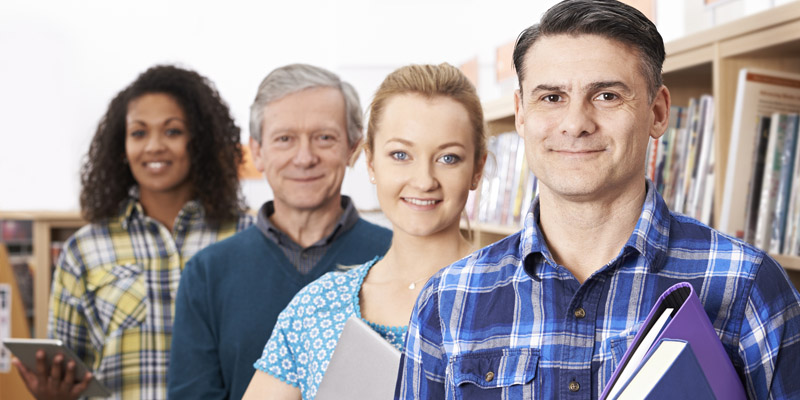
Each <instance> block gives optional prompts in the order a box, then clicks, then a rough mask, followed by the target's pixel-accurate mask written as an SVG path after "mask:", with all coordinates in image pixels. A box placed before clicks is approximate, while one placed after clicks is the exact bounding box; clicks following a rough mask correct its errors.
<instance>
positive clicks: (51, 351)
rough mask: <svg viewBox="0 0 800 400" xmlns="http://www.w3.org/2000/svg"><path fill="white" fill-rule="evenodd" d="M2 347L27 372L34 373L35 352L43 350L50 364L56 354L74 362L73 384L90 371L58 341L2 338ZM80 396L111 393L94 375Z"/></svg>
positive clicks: (97, 395) (105, 395)
mask: <svg viewBox="0 0 800 400" xmlns="http://www.w3.org/2000/svg"><path fill="white" fill-rule="evenodd" d="M3 345H4V346H6V348H8V349H9V350H11V352H12V353H14V356H15V357H17V358H18V359H19V361H20V362H22V365H24V366H25V368H27V369H28V370H29V371H36V352H37V351H39V349H42V350H44V353H45V356H46V357H47V361H48V362H49V363H51V364H52V362H53V357H55V356H56V354H58V353H61V354H63V355H64V359H65V361H69V360H72V361H75V383H78V382H80V381H81V380H82V378H83V377H84V375H86V372H87V371H91V370H90V369H89V368H87V367H86V364H84V363H83V361H81V359H80V358H78V356H76V355H75V353H73V352H72V350H70V348H69V347H67V346H65V345H64V343H62V342H61V341H60V340H58V339H14V338H4V339H3ZM64 365H66V364H64ZM81 396H95V397H108V396H111V392H110V391H109V390H108V389H107V388H106V387H105V386H103V384H102V383H100V381H98V380H97V378H96V377H95V375H94V374H92V379H91V381H90V382H89V386H88V387H87V388H86V390H85V391H84V392H83V393H81Z"/></svg>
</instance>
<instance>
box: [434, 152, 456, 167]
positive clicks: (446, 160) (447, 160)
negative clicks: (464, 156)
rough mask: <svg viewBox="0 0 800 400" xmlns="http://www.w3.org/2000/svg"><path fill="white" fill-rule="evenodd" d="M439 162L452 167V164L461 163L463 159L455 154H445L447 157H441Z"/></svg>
mask: <svg viewBox="0 0 800 400" xmlns="http://www.w3.org/2000/svg"><path fill="white" fill-rule="evenodd" d="M438 161H440V162H443V163H445V164H447V165H452V164H456V163H458V162H459V161H461V157H459V156H457V155H455V154H445V155H443V156H441V157H439V160H438Z"/></svg>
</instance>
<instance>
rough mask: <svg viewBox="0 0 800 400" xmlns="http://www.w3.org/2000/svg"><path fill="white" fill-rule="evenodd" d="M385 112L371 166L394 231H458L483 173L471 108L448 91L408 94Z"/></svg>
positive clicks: (389, 103) (426, 233) (418, 233)
mask: <svg viewBox="0 0 800 400" xmlns="http://www.w3.org/2000/svg"><path fill="white" fill-rule="evenodd" d="M380 118H381V119H380V121H378V129H377V131H376V133H375V138H374V150H373V151H374V153H372V154H368V163H367V164H368V165H367V168H368V170H369V174H370V177H371V178H374V182H375V184H376V186H377V192H378V200H379V201H380V204H381V209H382V210H383V212H384V214H386V216H387V218H389V220H390V221H391V222H392V224H393V226H394V230H395V235H397V234H398V233H399V232H404V233H406V234H409V235H413V236H430V235H434V234H438V233H442V232H446V231H456V232H457V231H458V229H459V221H460V216H461V211H462V210H463V209H464V204H465V203H466V201H467V195H468V193H469V189H470V187H471V185H472V183H473V181H474V180H476V179H477V178H478V175H479V174H478V173H477V172H476V168H475V159H474V158H475V156H474V154H475V142H474V139H473V130H472V127H471V125H470V120H469V116H468V115H467V110H466V109H465V108H464V106H462V105H461V104H460V103H458V102H456V101H455V100H452V99H450V98H447V97H443V96H437V97H434V98H430V99H429V98H425V97H423V96H420V95H416V94H403V95H398V96H394V97H392V98H390V99H389V100H388V101H387V102H386V105H385V107H384V111H383V115H382V116H381V117H380Z"/></svg>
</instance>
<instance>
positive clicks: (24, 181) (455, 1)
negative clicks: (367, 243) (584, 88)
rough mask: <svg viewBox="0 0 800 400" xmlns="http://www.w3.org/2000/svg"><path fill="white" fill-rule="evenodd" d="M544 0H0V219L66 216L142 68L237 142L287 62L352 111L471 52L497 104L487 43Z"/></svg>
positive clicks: (361, 182)
mask: <svg viewBox="0 0 800 400" xmlns="http://www.w3.org/2000/svg"><path fill="white" fill-rule="evenodd" d="M735 1H738V2H745V3H747V4H748V6H747V7H745V8H746V10H745V11H742V12H751V10H753V9H755V8H758V7H756V6H750V4H756V3H757V4H764V3H769V2H770V1H769V0H735ZM786 1H787V0H783V2H786ZM555 2H556V1H554V0H546V1H511V0H494V1H492V0H406V1H404V2H390V1H386V0H373V1H367V0H340V1H335V2H334V1H324V0H306V1H303V2H288V1H261V2H252V1H243V0H232V1H226V2H224V3H223V2H217V1H214V2H212V1H208V0H199V1H198V0H171V1H164V0H160V1H156V0H138V1H135V2H123V1H107V0H81V1H64V0H38V1H37V0H33V1H32V0H3V1H2V2H0V124H1V126H2V128H0V210H36V209H48V210H66V209H77V207H78V192H79V180H78V172H79V168H80V163H81V159H82V157H83V155H84V154H85V153H86V151H87V150H88V145H89V142H90V140H91V137H92V135H93V133H94V129H95V127H96V124H97V121H98V119H99V118H100V116H101V115H102V114H103V112H104V111H105V108H106V105H107V103H108V101H109V100H110V99H111V98H112V97H113V96H114V95H115V94H116V93H117V92H118V91H119V90H120V89H122V88H123V87H124V86H126V85H127V84H128V83H130V82H131V81H132V80H133V79H134V78H135V77H136V75H137V74H138V73H139V72H141V71H143V70H145V69H146V68H147V67H148V66H150V65H153V64H156V63H177V64H180V65H183V66H186V67H190V68H193V69H196V70H197V71H199V72H200V73H201V74H203V75H206V76H208V77H209V78H210V79H211V80H213V81H214V82H215V83H216V85H217V87H218V89H219V91H220V93H221V94H222V96H223V98H224V99H226V100H227V101H228V103H229V104H230V106H231V110H232V112H233V115H234V117H235V119H236V121H237V122H238V124H239V126H240V127H241V128H242V140H243V142H245V141H246V139H247V137H248V135H249V132H248V128H247V118H248V112H249V111H248V110H249V106H250V102H251V101H252V99H253V97H254V95H255V90H256V88H257V85H258V83H259V82H260V81H261V79H262V78H263V77H264V76H265V75H266V74H267V73H268V72H269V71H270V70H272V69H273V68H275V67H278V66H281V65H284V64H288V63H293V62H307V63H312V64H316V65H320V66H323V67H326V68H329V69H331V70H333V71H335V72H337V73H339V74H340V75H341V76H342V77H343V78H344V79H345V80H347V81H349V82H351V83H353V85H354V86H355V87H356V88H357V90H358V91H359V93H360V95H361V98H362V103H363V104H364V106H366V104H367V103H368V102H369V100H370V99H371V95H372V92H373V91H374V90H375V88H376V87H377V86H378V84H379V83H380V81H381V80H382V79H383V77H384V76H385V75H386V74H387V73H389V72H390V71H392V70H393V69H395V68H397V67H399V66H401V65H405V64H408V63H440V62H450V63H451V64H454V65H459V64H461V63H462V62H464V61H466V60H468V59H471V58H472V57H475V56H477V57H478V61H479V68H480V74H479V75H480V78H479V92H480V94H481V96H482V98H484V99H487V100H488V99H492V98H496V97H499V96H504V95H510V94H509V93H508V90H509V89H510V88H509V87H508V85H505V86H503V87H500V86H498V85H497V84H496V83H495V82H494V81H493V77H494V57H495V48H496V47H497V46H498V45H501V44H504V43H506V42H509V41H512V40H514V39H515V38H516V36H517V34H518V33H519V32H520V31H521V30H522V29H524V28H525V27H527V26H529V25H530V24H532V23H534V22H536V21H537V20H538V19H539V17H540V15H541V13H542V12H543V11H544V10H545V9H546V8H547V7H549V6H551V5H552V4H554V3H555ZM693 2H694V1H693V0H686V3H687V4H689V3H693ZM697 2H699V1H697ZM779 2H780V1H779ZM667 3H669V4H670V6H667V5H666V4H667ZM657 4H658V7H657V12H658V13H659V15H660V16H664V18H665V19H668V20H669V21H671V22H670V24H669V25H665V24H659V25H660V29H662V31H665V33H669V34H670V35H669V36H667V35H666V34H665V37H666V38H667V39H669V38H674V37H677V36H680V35H682V34H685V33H686V32H688V31H689V30H690V29H689V28H687V26H686V24H683V23H682V22H683V20H684V19H687V20H688V17H686V15H687V14H689V13H690V12H691V11H692V9H690V7H688V6H687V7H674V6H671V4H673V0H658V3H657ZM676 10H678V12H676ZM680 12H683V13H684V14H683V15H681V14H680ZM700 14H703V13H702V12H701V13H700ZM659 18H661V17H659ZM673 21H678V23H673ZM704 23H706V24H707V23H708V22H707V21H706V22H704ZM693 24H694V22H692V23H691V24H689V25H690V26H695V25H697V24H694V25H693ZM344 192H345V193H346V194H349V195H351V196H352V197H354V199H355V201H356V205H357V206H358V207H359V208H363V209H374V208H377V207H378V204H377V201H376V199H375V196H374V192H373V189H372V186H371V185H370V184H369V183H368V180H367V178H366V171H365V169H364V167H363V158H362V160H360V164H359V165H357V166H356V168H355V169H354V170H353V171H351V172H350V173H349V175H348V176H347V178H346V180H345V187H344ZM244 193H245V195H246V197H247V200H248V203H249V204H250V205H251V206H253V207H257V206H258V205H259V204H260V203H261V202H263V201H264V200H266V199H268V198H270V197H271V193H270V191H269V189H268V187H267V184H266V182H265V181H249V182H245V184H244Z"/></svg>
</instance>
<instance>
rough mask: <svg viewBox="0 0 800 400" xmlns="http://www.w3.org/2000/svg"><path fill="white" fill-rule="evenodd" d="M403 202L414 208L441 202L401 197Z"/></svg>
mask: <svg viewBox="0 0 800 400" xmlns="http://www.w3.org/2000/svg"><path fill="white" fill-rule="evenodd" d="M403 200H404V201H406V202H408V203H411V204H413V205H415V206H432V205H434V204H436V203H438V202H440V201H441V200H420V199H414V198H411V197H403Z"/></svg>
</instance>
